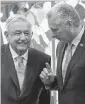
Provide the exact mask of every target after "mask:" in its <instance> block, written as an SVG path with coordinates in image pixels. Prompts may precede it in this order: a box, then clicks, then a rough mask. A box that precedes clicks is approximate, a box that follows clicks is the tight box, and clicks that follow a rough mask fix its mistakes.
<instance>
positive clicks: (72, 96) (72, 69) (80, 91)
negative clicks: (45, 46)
mask: <svg viewBox="0 0 85 104" xmlns="http://www.w3.org/2000/svg"><path fill="white" fill-rule="evenodd" d="M65 47H66V43H64V42H60V43H59V44H58V47H57V52H56V53H57V59H58V62H57V77H56V78H55V81H54V83H53V87H55V88H58V91H59V104H85V32H84V34H83V37H82V39H81V41H80V43H79V44H78V46H77V49H76V51H75V53H74V55H73V56H72V58H71V60H70V63H69V65H68V68H67V72H66V76H65V82H64V83H63V79H62V60H63V56H64V52H65Z"/></svg>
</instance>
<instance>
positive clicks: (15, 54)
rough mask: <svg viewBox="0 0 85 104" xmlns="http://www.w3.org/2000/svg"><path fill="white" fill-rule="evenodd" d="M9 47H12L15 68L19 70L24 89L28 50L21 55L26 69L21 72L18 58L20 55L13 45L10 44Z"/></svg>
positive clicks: (18, 73) (19, 78) (18, 74)
mask: <svg viewBox="0 0 85 104" xmlns="http://www.w3.org/2000/svg"><path fill="white" fill-rule="evenodd" d="M9 48H10V51H11V54H12V58H13V61H14V65H15V70H16V72H17V76H18V81H19V85H20V89H22V85H23V81H24V78H25V70H26V64H27V59H28V50H27V51H26V52H25V54H23V55H22V56H21V57H23V64H24V69H23V70H22V72H20V71H18V70H17V69H18V60H17V59H16V58H17V57H18V56H19V55H18V54H17V53H16V52H15V51H14V50H13V49H12V47H11V45H9ZM20 73H21V74H20Z"/></svg>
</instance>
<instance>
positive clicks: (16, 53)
mask: <svg viewBox="0 0 85 104" xmlns="http://www.w3.org/2000/svg"><path fill="white" fill-rule="evenodd" d="M6 26H7V31H6V32H5V35H6V38H7V40H8V42H9V43H8V44H6V45H3V46H2V47H1V104H42V100H43V99H45V101H44V104H47V103H48V104H49V103H50V95H49V92H47V91H46V90H45V88H44V85H43V83H42V82H41V80H40V77H39V74H40V73H41V71H42V70H43V68H44V67H45V63H46V62H50V57H49V56H48V55H46V54H45V53H42V52H40V51H38V50H35V49H32V48H30V42H31V37H32V31H31V24H30V23H29V22H28V21H27V20H26V18H25V17H24V16H21V15H15V16H14V17H10V18H8V20H7V22H6Z"/></svg>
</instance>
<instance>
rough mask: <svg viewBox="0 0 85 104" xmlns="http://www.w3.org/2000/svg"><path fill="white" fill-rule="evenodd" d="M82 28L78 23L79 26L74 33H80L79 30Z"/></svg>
mask: <svg viewBox="0 0 85 104" xmlns="http://www.w3.org/2000/svg"><path fill="white" fill-rule="evenodd" d="M81 30H82V26H81V25H80V26H79V28H77V29H76V31H75V32H76V34H77V35H78V34H79V33H80V31H81Z"/></svg>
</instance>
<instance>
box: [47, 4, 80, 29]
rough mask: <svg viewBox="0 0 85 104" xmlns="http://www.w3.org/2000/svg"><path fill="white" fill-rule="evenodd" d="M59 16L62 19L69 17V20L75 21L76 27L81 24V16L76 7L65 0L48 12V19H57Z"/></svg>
mask: <svg viewBox="0 0 85 104" xmlns="http://www.w3.org/2000/svg"><path fill="white" fill-rule="evenodd" d="M57 16H59V17H60V18H61V19H64V18H65V17H66V18H69V20H70V21H71V22H72V23H73V26H74V27H76V28H77V27H79V26H80V16H79V14H78V13H77V11H76V9H75V8H73V7H72V6H71V5H68V4H67V3H65V2H60V3H57V4H55V5H54V6H53V7H52V9H51V10H50V11H49V13H48V14H47V18H48V20H50V19H51V20H53V19H56V17H57Z"/></svg>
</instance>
